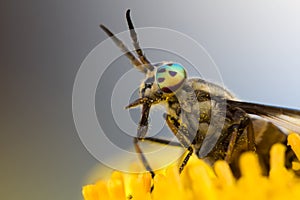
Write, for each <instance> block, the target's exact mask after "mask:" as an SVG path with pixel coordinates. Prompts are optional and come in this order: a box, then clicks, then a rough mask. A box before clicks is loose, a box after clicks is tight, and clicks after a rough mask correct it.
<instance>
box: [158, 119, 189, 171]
mask: <svg viewBox="0 0 300 200" xmlns="http://www.w3.org/2000/svg"><path fill="white" fill-rule="evenodd" d="M164 117H165V119H166V122H167V124H168V126H169V128H170V129H171V131H172V132H173V133H174V135H175V136H176V138H177V139H178V140H179V142H180V143H181V145H182V146H183V147H184V148H185V149H186V152H187V154H186V156H185V158H184V159H183V161H182V163H181V164H180V167H179V173H181V172H182V170H183V169H184V167H185V166H186V164H187V162H188V161H189V159H190V157H191V156H192V154H193V151H194V149H193V148H192V146H191V142H190V141H189V140H188V139H187V138H188V136H189V132H188V130H187V129H186V128H185V127H184V126H180V123H179V122H178V120H177V119H176V118H174V117H172V116H171V115H168V114H165V115H164Z"/></svg>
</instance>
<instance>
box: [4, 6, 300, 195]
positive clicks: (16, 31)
mask: <svg viewBox="0 0 300 200" xmlns="http://www.w3.org/2000/svg"><path fill="white" fill-rule="evenodd" d="M128 8H131V9H132V16H133V20H134V22H135V25H136V27H143V26H144V27H147V26H157V27H164V28H171V29H174V30H177V31H180V32H182V33H185V34H187V35H189V36H191V37H192V38H194V39H195V40H196V41H198V42H199V43H200V44H202V45H203V46H204V47H205V48H206V50H207V51H208V52H209V53H210V55H211V57H212V58H213V59H214V61H215V62H216V64H217V66H218V67H219V70H220V72H221V74H222V77H223V80H224V83H225V85H226V86H227V87H228V88H230V89H231V90H232V91H233V92H234V93H235V94H237V95H238V96H239V97H240V98H241V99H243V100H248V101H254V102H263V103H267V104H275V105H283V106H288V107H295V108H300V100H299V99H300V93H299V88H300V87H299V86H300V79H299V77H300V76H299V75H300V56H299V54H300V53H299V52H300V37H299V36H300V21H299V19H300V3H299V1H292V0H281V1H274V0H265V1H261V0H252V1H240V0H236V1H234V0H227V1H215V0H211V1H191V2H189V3H183V1H169V3H168V2H159V1H157V2H156V3H154V2H150V1H115V0H113V1H106V2H101V1H96V0H94V1H89V0H86V1H83V0H81V1H79V0H72V1H71V0H65V1H58V0H53V1H45V0H39V1H37V0H36V1H33V0H31V1H30V0H28V1H15V0H10V1H6V2H5V1H2V2H1V3H0V30H1V32H0V34H1V35H0V66H1V68H0V81H1V84H0V91H1V100H0V102H1V103H0V112H1V115H0V117H1V118H0V188H1V189H0V197H1V198H3V199H4V198H5V199H34V200H35V199H36V200H38V199H44V200H46V199H49V200H50V199H51V200H52V199H57V200H59V199H81V198H82V197H81V186H82V185H83V184H86V183H87V182H89V181H88V180H87V177H88V174H89V173H90V171H91V170H93V168H94V167H95V166H96V165H98V161H97V160H95V159H94V158H93V157H92V156H91V155H90V154H89V153H88V151H87V150H86V149H85V147H84V146H83V145H82V144H81V142H80V139H79V137H78V135H77V132H76V130H75V126H74V123H73V119H72V87H73V82H74V78H75V76H76V72H77V70H78V69H79V67H80V64H81V62H82V61H83V59H84V58H85V56H86V55H87V54H88V53H89V52H90V51H91V50H92V49H93V48H94V47H95V46H96V45H97V44H98V43H99V42H101V41H103V40H104V39H106V38H107V36H106V35H105V34H104V33H103V32H102V31H100V29H99V28H98V25H99V24H100V23H104V24H106V25H107V26H109V27H110V28H111V29H112V30H114V31H115V32H120V31H124V30H126V24H125V19H124V14H125V11H126V9H128ZM141 43H142V42H141ZM195 53H196V52H195ZM126 64H127V65H128V62H127V63H126Z"/></svg>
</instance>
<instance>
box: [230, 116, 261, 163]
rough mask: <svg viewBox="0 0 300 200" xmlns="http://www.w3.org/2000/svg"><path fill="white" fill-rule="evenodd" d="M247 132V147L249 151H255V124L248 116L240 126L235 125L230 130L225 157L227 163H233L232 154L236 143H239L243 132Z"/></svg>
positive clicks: (242, 120)
mask: <svg viewBox="0 0 300 200" xmlns="http://www.w3.org/2000/svg"><path fill="white" fill-rule="evenodd" d="M245 129H246V130H247V145H248V150H251V151H255V142H254V131H253V124H252V121H251V119H250V118H249V117H248V116H247V114H245V115H244V117H242V119H241V121H240V123H239V124H233V125H232V126H231V127H230V128H229V132H230V134H229V135H230V140H229V144H228V148H227V152H226V156H225V161H227V162H228V163H231V160H232V154H233V151H234V148H235V145H236V142H237V141H238V139H239V137H240V136H241V135H242V134H243V132H244V131H245Z"/></svg>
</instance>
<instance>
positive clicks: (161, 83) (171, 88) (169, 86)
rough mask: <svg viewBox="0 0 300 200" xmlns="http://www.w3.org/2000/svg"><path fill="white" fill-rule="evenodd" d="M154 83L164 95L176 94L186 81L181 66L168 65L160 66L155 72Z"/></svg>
mask: <svg viewBox="0 0 300 200" xmlns="http://www.w3.org/2000/svg"><path fill="white" fill-rule="evenodd" d="M155 78H156V82H157V85H158V87H159V88H160V89H161V90H162V91H163V92H164V93H172V92H176V91H177V90H178V89H179V88H180V87H181V86H182V84H183V83H184V81H185V79H186V72H185V69H184V68H183V66H182V65H180V64H178V63H169V64H165V65H161V66H159V67H158V69H157V71H156V76H155Z"/></svg>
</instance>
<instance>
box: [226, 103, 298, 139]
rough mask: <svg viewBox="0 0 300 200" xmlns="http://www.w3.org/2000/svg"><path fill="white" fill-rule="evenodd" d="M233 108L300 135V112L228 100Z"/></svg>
mask: <svg viewBox="0 0 300 200" xmlns="http://www.w3.org/2000/svg"><path fill="white" fill-rule="evenodd" d="M227 103H228V104H229V105H231V106H235V107H239V108H242V109H243V110H244V111H246V112H247V113H249V114H254V115H257V116H261V117H263V118H265V119H268V120H269V121H271V122H272V123H274V124H275V125H278V126H281V127H283V128H286V129H288V130H290V131H293V132H296V133H299V134H300V110H295V109H291V108H283V107H277V106H268V105H263V104H256V103H248V102H240V101H233V100H227Z"/></svg>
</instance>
